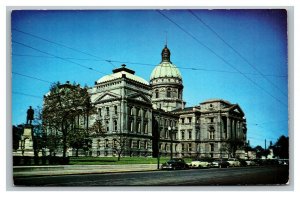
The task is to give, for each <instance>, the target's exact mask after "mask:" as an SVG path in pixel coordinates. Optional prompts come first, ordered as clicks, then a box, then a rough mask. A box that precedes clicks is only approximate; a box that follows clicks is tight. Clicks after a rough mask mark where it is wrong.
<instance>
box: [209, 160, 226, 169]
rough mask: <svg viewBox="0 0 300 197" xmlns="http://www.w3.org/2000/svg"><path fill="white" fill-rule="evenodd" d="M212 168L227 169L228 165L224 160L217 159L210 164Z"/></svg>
mask: <svg viewBox="0 0 300 197" xmlns="http://www.w3.org/2000/svg"><path fill="white" fill-rule="evenodd" d="M212 167H215V168H228V167H229V163H228V161H226V160H225V159H217V160H214V161H213V162H212Z"/></svg>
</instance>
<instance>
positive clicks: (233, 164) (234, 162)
mask: <svg viewBox="0 0 300 197" xmlns="http://www.w3.org/2000/svg"><path fill="white" fill-rule="evenodd" d="M228 163H229V166H230V167H238V166H241V162H240V161H239V160H238V159H235V158H229V159H228Z"/></svg>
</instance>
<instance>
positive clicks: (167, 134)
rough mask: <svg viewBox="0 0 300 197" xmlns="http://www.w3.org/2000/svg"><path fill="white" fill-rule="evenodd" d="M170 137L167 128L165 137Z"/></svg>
mask: <svg viewBox="0 0 300 197" xmlns="http://www.w3.org/2000/svg"><path fill="white" fill-rule="evenodd" d="M168 137H169V131H168V130H167V129H166V130H165V138H168Z"/></svg>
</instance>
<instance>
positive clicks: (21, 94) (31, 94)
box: [12, 91, 42, 99]
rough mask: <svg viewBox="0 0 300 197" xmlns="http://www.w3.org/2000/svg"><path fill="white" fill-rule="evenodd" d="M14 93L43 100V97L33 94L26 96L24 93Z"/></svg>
mask: <svg viewBox="0 0 300 197" xmlns="http://www.w3.org/2000/svg"><path fill="white" fill-rule="evenodd" d="M12 93H13V94H18V95H23V96H30V97H34V98H39V99H42V97H40V96H36V95H32V94H25V93H22V92H15V91H12Z"/></svg>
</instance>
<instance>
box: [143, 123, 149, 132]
mask: <svg viewBox="0 0 300 197" xmlns="http://www.w3.org/2000/svg"><path fill="white" fill-rule="evenodd" d="M144 133H145V134H147V133H148V124H147V123H145V125H144Z"/></svg>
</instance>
